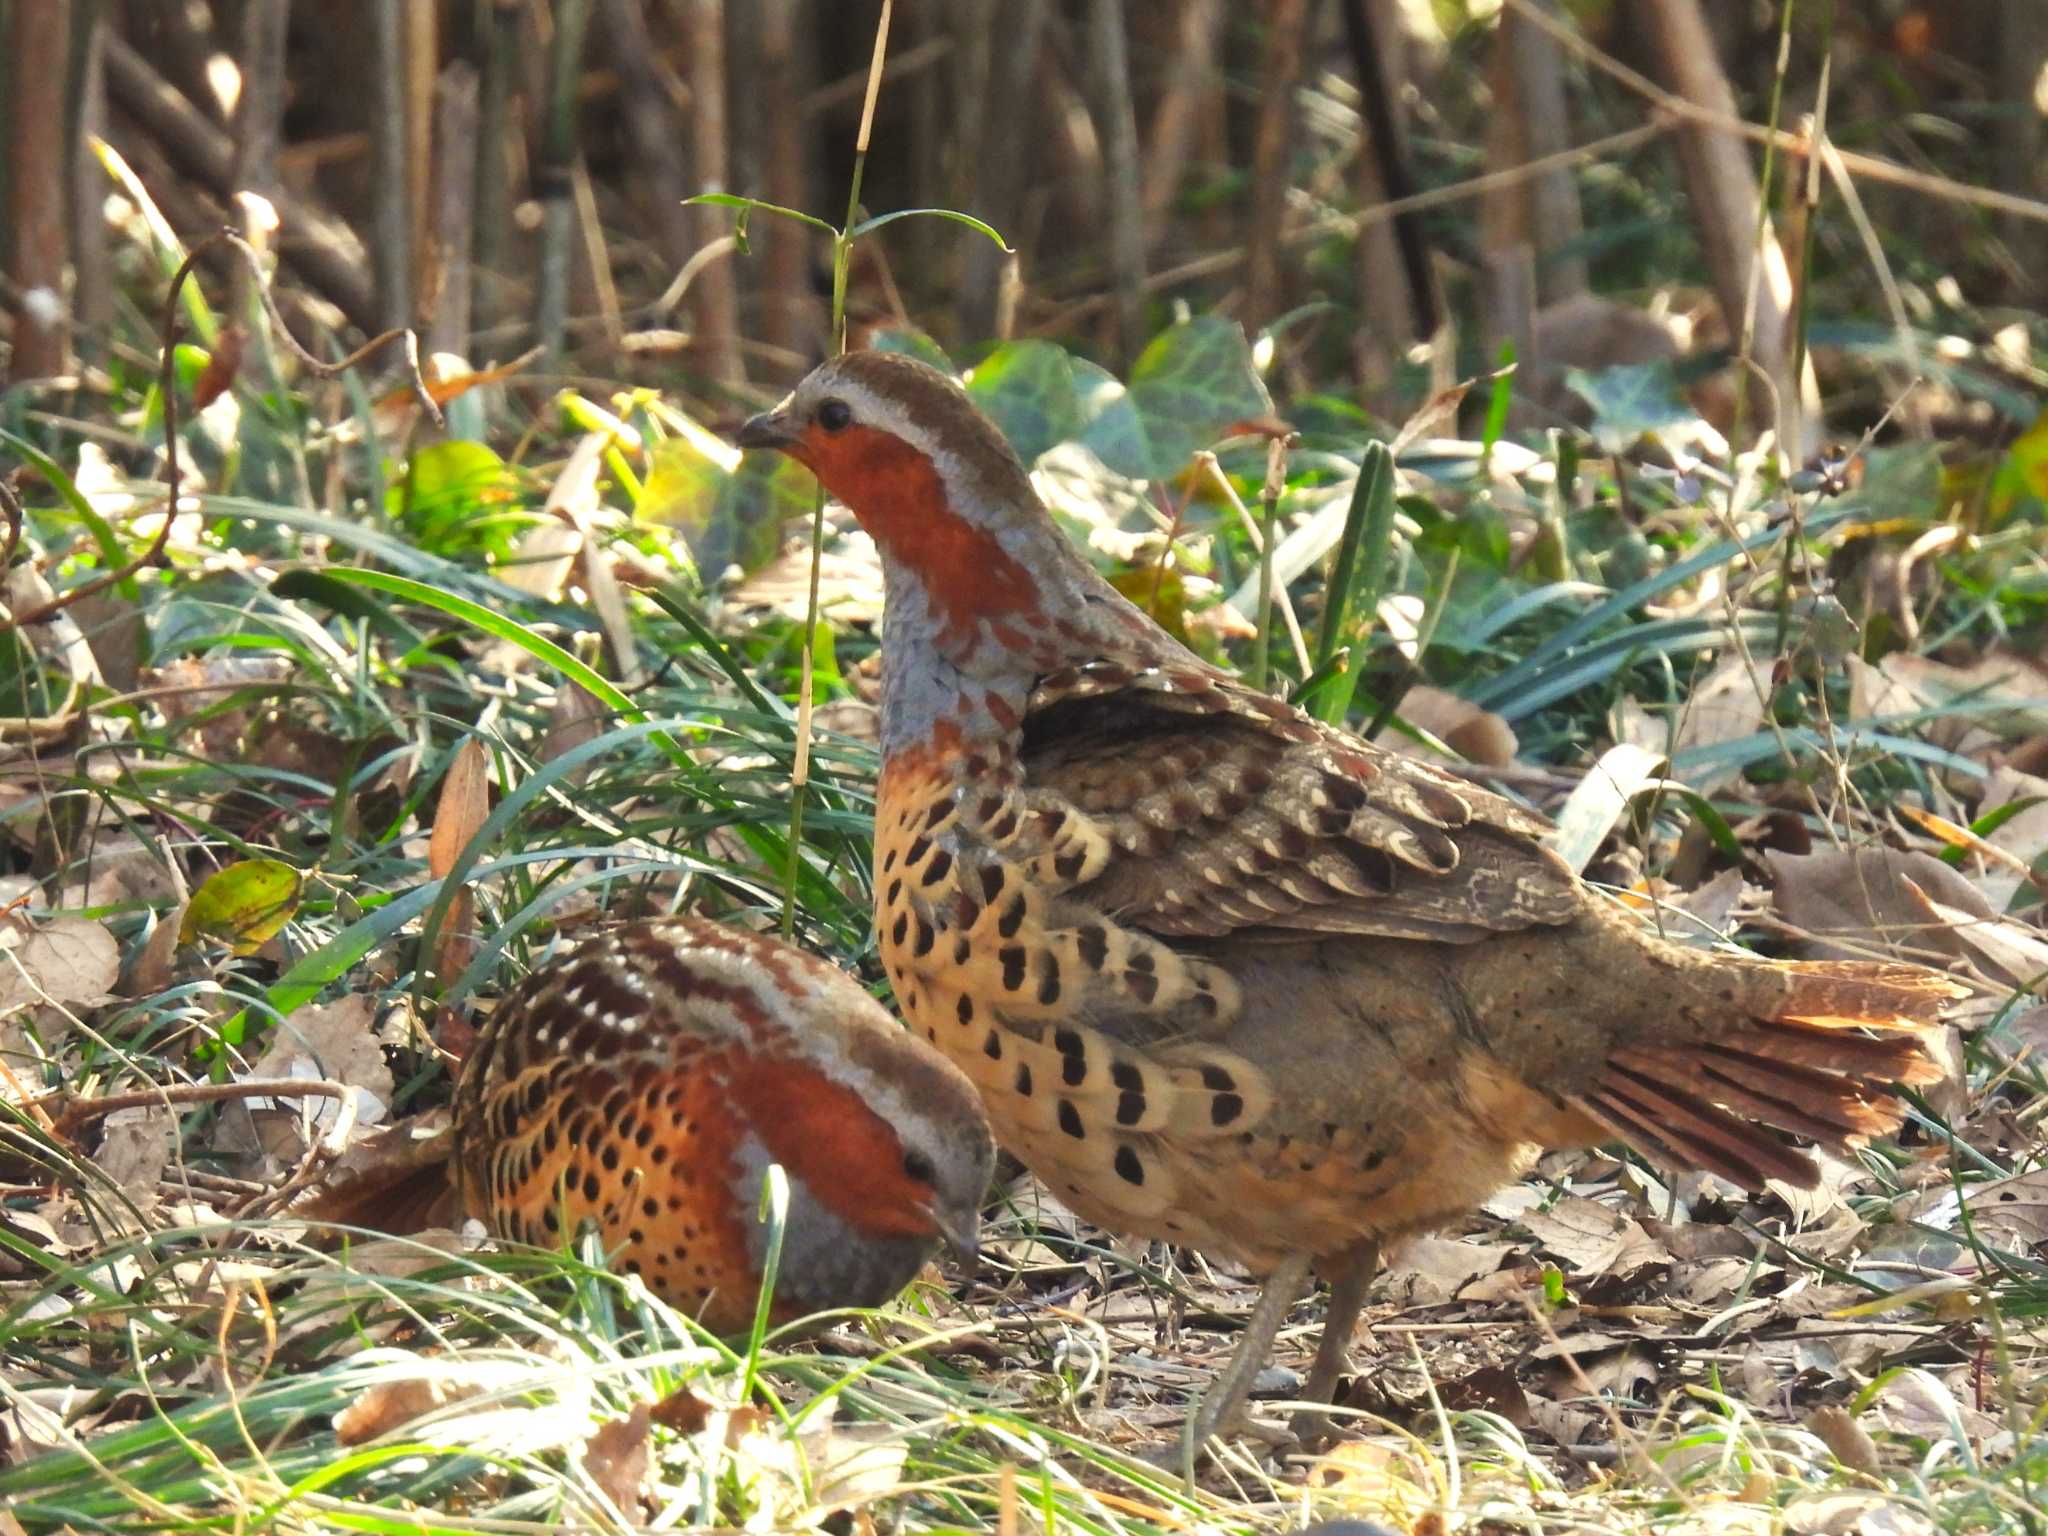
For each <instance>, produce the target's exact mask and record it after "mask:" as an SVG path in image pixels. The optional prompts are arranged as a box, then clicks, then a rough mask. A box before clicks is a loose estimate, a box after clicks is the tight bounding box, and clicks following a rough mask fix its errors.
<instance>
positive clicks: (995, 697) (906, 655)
mask: <svg viewBox="0 0 2048 1536" xmlns="http://www.w3.org/2000/svg"><path fill="white" fill-rule="evenodd" d="M882 572H883V580H884V582H885V583H886V589H887V597H886V600H885V602H884V616H883V620H882V730H881V746H882V760H883V762H885V763H887V762H889V761H891V760H892V759H894V758H896V757H897V756H898V755H899V754H900V753H903V752H905V751H909V750H914V749H917V748H919V747H925V746H929V745H930V744H931V743H932V742H933V741H934V740H935V739H936V738H937V737H938V736H939V735H941V734H942V733H943V734H951V733H957V737H958V739H959V740H961V741H962V742H963V743H966V744H971V745H976V746H985V747H988V748H991V749H995V750H997V751H998V752H999V754H1000V755H1005V756H1006V755H1008V753H1009V752H1010V751H1011V750H1012V749H1013V748H1014V744H1015V740H1016V738H1017V736H1018V734H1019V723H1020V722H1021V721H1022V719H1023V716H1024V706H1025V703H1026V701H1027V700H1028V699H1029V698H1030V696H1031V688H1032V684H1033V683H1034V682H1036V681H1037V678H1038V675H1039V671H1040V668H1039V666H1038V664H1037V659H1036V658H1034V657H1032V656H1030V655H1027V654H1025V653H1023V652H1022V651H1017V650H1012V649H1010V648H1008V647H1005V646H1002V645H999V644H991V643H989V642H988V640H987V637H986V636H985V633H984V631H985V630H986V627H987V626H986V625H985V624H979V623H978V624H976V625H975V626H974V627H973V629H972V631H971V632H969V633H967V634H965V635H963V634H961V633H960V630H959V626H958V624H957V623H956V622H955V619H954V618H953V616H952V615H950V614H948V613H946V612H945V611H943V610H941V609H939V607H938V606H937V605H936V604H935V603H934V602H933V601H932V599H931V595H930V593H929V592H927V590H926V588H925V585H924V582H923V580H922V579H921V578H920V577H919V576H918V575H916V574H914V573H912V572H911V571H910V570H909V569H908V568H907V567H905V566H904V565H903V564H902V563H901V562H899V561H896V560H893V559H890V558H888V557H887V556H886V555H885V556H884V559H883V562H882Z"/></svg>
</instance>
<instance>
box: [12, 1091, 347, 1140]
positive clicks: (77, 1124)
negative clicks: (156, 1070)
mask: <svg viewBox="0 0 2048 1536" xmlns="http://www.w3.org/2000/svg"><path fill="white" fill-rule="evenodd" d="M354 1092H355V1090H354V1089H353V1088H351V1087H349V1085H348V1084H347V1083H336V1082H331V1081H329V1080H327V1079H325V1078H304V1077H251V1078H245V1079H243V1080H242V1081H241V1082H239V1083H169V1084H163V1085H160V1086H158V1087H155V1088H138V1089H136V1090H134V1091H133V1092H130V1093H110V1094H108V1095H107V1096H106V1097H105V1098H102V1099H91V1100H88V1101H86V1102H84V1103H77V1104H69V1105H66V1106H65V1108H64V1110H63V1112H62V1113H61V1114H60V1115H59V1116H58V1117H57V1120H56V1122H55V1123H56V1126H57V1128H58V1129H59V1130H60V1131H61V1132H63V1133H65V1134H69V1133H70V1132H72V1131H75V1130H78V1129H79V1128H81V1127H82V1126H84V1125H86V1124H88V1123H90V1122H91V1121H94V1120H104V1119H105V1118H106V1117H107V1116H108V1115H118V1114H119V1113H121V1111H122V1110H124V1109H153V1108H156V1107H158V1106H161V1105H176V1104H224V1103H229V1102H232V1101H234V1100H237V1099H291V1098H314V1099H333V1100H335V1101H336V1102H338V1103H346V1102H347V1101H348V1100H349V1098H350V1096H351V1095H352V1094H354ZM49 1097H51V1098H55V1097H60V1095H54V1094H53V1095H50V1096H49ZM31 1102H47V1100H43V1101H31Z"/></svg>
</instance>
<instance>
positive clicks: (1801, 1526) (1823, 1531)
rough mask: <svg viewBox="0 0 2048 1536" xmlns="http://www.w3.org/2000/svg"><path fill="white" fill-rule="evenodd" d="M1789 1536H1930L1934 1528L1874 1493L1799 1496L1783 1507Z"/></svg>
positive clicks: (1910, 1510) (1912, 1511) (1904, 1506)
mask: <svg viewBox="0 0 2048 1536" xmlns="http://www.w3.org/2000/svg"><path fill="white" fill-rule="evenodd" d="M1785 1529H1786V1530H1787V1531H1789V1532H1791V1533H1792V1536H1934V1524H1933V1522H1932V1521H1930V1520H1929V1519H1928V1518H1927V1517H1926V1516H1925V1515H1923V1514H1921V1513H1920V1512H1919V1511H1917V1510H1915V1509H1913V1508H1911V1507H1910V1506H1908V1505H1907V1504H1906V1503H1905V1502H1904V1501H1902V1500H1899V1499H1892V1498H1886V1497H1885V1496H1883V1495H1882V1494H1876V1493H1860V1492H1859V1493H1809V1494H1802V1495H1801V1496H1800V1497H1799V1498H1796V1499H1794V1500H1793V1501H1792V1502H1791V1503H1790V1504H1787V1505H1786V1506H1785Z"/></svg>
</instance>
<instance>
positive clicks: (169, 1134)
mask: <svg viewBox="0 0 2048 1536" xmlns="http://www.w3.org/2000/svg"><path fill="white" fill-rule="evenodd" d="M177 1134H178V1117H177V1116H176V1115H175V1114H173V1113H172V1111H171V1109H170V1107H169V1106H168V1105H163V1104H147V1105H142V1106H140V1107H138V1108H135V1109H122V1110H116V1111H115V1112H114V1113H113V1114H111V1115H108V1116H107V1117H106V1119H105V1120H104V1121H102V1122H101V1125H100V1146H99V1151H98V1152H96V1153H94V1154H93V1166H94V1167H96V1168H98V1169H99V1171H100V1172H101V1173H102V1174H104V1175H105V1176H106V1179H107V1182H108V1183H109V1184H111V1185H113V1186H114V1188H116V1189H118V1190H120V1191H121V1192H122V1193H123V1194H124V1195H126V1196H127V1197H128V1199H129V1200H130V1201H132V1202H133V1203H134V1204H135V1205H136V1206H138V1207H139V1208H140V1209H141V1210H142V1211H143V1212H144V1213H145V1214H147V1213H148V1212H149V1211H150V1210H152V1209H153V1208H154V1207H155V1205H156V1186H157V1180H159V1179H161V1178H162V1177H163V1175H164V1169H166V1168H167V1167H169V1166H170V1161H171V1154H172V1152H173V1151H174V1150H175V1149H176V1145H177Z"/></svg>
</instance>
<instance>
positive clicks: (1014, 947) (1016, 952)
mask: <svg viewBox="0 0 2048 1536" xmlns="http://www.w3.org/2000/svg"><path fill="white" fill-rule="evenodd" d="M996 959H998V960H999V961H1001V962H1002V966H1003V990H1004V991H1005V992H1014V991H1016V990H1017V989H1018V988H1019V987H1021V986H1023V985H1024V961H1025V959H1026V956H1025V953H1024V946H1023V945H1022V944H1005V945H1004V946H1003V947H1002V948H1001V949H999V950H997V951H996Z"/></svg>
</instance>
